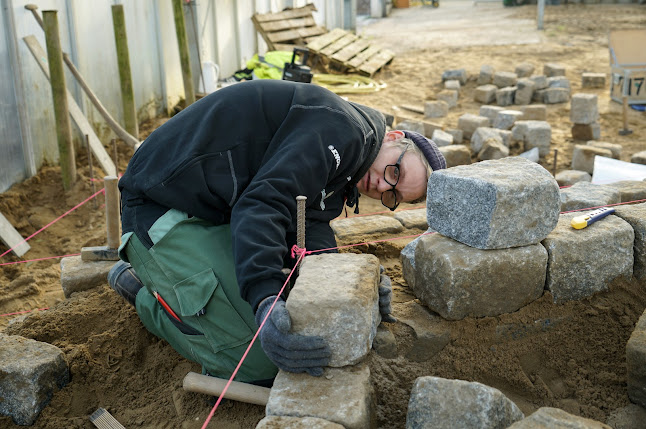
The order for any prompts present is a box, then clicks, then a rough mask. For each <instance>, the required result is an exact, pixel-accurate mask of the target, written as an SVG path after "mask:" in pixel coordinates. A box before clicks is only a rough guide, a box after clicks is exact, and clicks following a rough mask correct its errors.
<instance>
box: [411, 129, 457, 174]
mask: <svg viewBox="0 0 646 429" xmlns="http://www.w3.org/2000/svg"><path fill="white" fill-rule="evenodd" d="M402 131H404V130H402ZM404 135H405V136H406V138H409V139H411V140H412V141H413V143H415V144H416V145H417V147H418V148H419V150H421V151H422V153H423V154H424V157H426V160H427V161H428V164H429V165H430V166H431V168H432V169H433V171H435V170H442V169H444V168H446V159H444V155H442V152H440V150H439V149H438V148H437V145H436V144H435V142H434V141H433V140H431V139H427V138H426V137H424V136H423V135H421V134H420V133H416V132H415V131H404Z"/></svg>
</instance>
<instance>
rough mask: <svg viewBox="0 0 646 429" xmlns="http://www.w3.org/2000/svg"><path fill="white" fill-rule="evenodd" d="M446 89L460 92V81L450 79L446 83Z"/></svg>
mask: <svg viewBox="0 0 646 429" xmlns="http://www.w3.org/2000/svg"><path fill="white" fill-rule="evenodd" d="M444 88H445V89H449V90H452V91H460V81H459V80H457V79H450V80H446V81H444Z"/></svg>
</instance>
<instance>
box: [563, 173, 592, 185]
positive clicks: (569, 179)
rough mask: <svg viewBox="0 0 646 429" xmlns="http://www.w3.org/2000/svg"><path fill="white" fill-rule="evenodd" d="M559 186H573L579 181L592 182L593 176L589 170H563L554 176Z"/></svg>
mask: <svg viewBox="0 0 646 429" xmlns="http://www.w3.org/2000/svg"><path fill="white" fill-rule="evenodd" d="M554 178H555V179H556V182H557V183H558V184H559V186H572V185H574V184H575V183H578V182H590V181H591V180H592V176H590V174H589V173H588V172H587V171H581V170H563V171H560V172H558V173H556V176H555V177H554Z"/></svg>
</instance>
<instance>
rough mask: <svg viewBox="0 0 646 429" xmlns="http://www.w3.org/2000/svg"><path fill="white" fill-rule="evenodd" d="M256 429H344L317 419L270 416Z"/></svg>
mask: <svg viewBox="0 0 646 429" xmlns="http://www.w3.org/2000/svg"><path fill="white" fill-rule="evenodd" d="M256 429H344V428H343V426H341V425H340V424H337V423H332V422H330V421H327V420H323V419H319V418H316V417H302V418H301V417H287V416H285V417H283V416H280V417H279V416H269V417H265V418H264V419H262V420H260V421H259V422H258V425H257V426H256Z"/></svg>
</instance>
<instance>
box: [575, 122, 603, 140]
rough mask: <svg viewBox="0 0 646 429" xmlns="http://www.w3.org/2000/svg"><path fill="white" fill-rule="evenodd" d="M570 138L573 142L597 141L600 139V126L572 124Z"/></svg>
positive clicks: (596, 124) (596, 123)
mask: <svg viewBox="0 0 646 429" xmlns="http://www.w3.org/2000/svg"><path fill="white" fill-rule="evenodd" d="M572 138H573V139H574V140H599V139H600V138H601V126H600V125H599V123H598V122H595V123H592V124H574V125H573V126H572Z"/></svg>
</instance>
